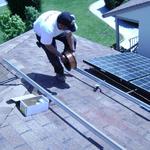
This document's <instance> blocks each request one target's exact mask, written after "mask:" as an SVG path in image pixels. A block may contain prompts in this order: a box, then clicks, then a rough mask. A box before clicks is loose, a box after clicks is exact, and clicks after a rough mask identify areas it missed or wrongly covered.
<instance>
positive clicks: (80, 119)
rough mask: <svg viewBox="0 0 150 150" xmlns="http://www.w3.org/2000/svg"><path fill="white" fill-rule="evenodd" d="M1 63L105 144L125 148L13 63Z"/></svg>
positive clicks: (4, 61)
mask: <svg viewBox="0 0 150 150" xmlns="http://www.w3.org/2000/svg"><path fill="white" fill-rule="evenodd" d="M3 63H4V64H6V65H7V66H8V68H7V69H9V68H11V69H13V70H14V71H15V72H16V75H17V76H18V77H19V78H23V79H24V80H25V81H27V82H28V83H29V84H30V85H32V86H33V87H34V88H36V89H37V90H39V91H40V92H41V93H42V94H43V95H44V96H46V97H47V98H48V99H50V100H51V101H53V102H54V103H55V104H56V105H57V106H59V107H60V108H61V109H63V110H64V111H65V112H67V113H68V114H69V115H70V116H72V117H73V118H74V119H76V120H77V121H78V122H80V123H81V124H82V125H83V126H85V127H86V128H87V129H89V130H90V131H91V132H92V133H93V134H95V135H96V136H97V137H99V138H100V139H103V140H104V141H105V142H106V143H107V144H109V145H110V146H111V147H113V148H114V149H115V150H126V149H125V148H124V147H123V146H121V145H120V144H118V143H117V142H116V141H114V140H113V139H111V138H110V137H108V136H107V135H105V134H104V133H103V132H101V131H100V130H98V129H97V128H95V127H94V126H93V125H92V124H91V123H89V122H88V121H86V120H85V119H84V118H83V117H81V116H79V115H78V114H77V113H76V112H74V111H73V110H72V109H70V108H69V107H68V106H67V105H65V104H64V103H62V102H61V100H59V99H58V98H56V97H54V96H53V95H51V94H50V93H49V92H48V91H47V90H45V89H44V88H43V87H42V86H40V85H39V84H38V83H36V82H35V81H33V80H32V79H31V78H30V77H28V76H27V75H26V74H24V73H23V72H22V71H20V70H18V69H17V68H16V67H15V66H14V65H13V64H11V63H10V62H9V61H7V60H6V59H3Z"/></svg>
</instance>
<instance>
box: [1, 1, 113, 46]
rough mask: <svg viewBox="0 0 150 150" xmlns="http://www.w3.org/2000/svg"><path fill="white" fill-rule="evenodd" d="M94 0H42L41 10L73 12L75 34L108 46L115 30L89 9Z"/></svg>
mask: <svg viewBox="0 0 150 150" xmlns="http://www.w3.org/2000/svg"><path fill="white" fill-rule="evenodd" d="M95 1H96V0H72V1H70V0H57V1H56V0H42V12H44V11H48V10H60V11H70V12H72V13H74V14H75V16H76V19H77V24H78V30H77V32H76V34H77V35H79V36H81V37H84V38H87V39H89V40H91V41H94V42H97V43H100V44H103V45H106V46H110V45H112V44H113V43H114V42H115V31H114V30H113V29H111V28H110V27H109V26H108V25H107V24H105V23H104V22H103V21H101V20H100V19H98V17H96V16H95V15H94V14H92V13H91V12H90V11H89V9H88V7H89V5H90V4H92V3H93V2H95ZM0 13H1V8H0ZM0 40H1V38H0ZM0 42H1V41H0Z"/></svg>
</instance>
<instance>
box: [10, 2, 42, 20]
mask: <svg viewBox="0 0 150 150" xmlns="http://www.w3.org/2000/svg"><path fill="white" fill-rule="evenodd" d="M7 2H8V7H9V9H10V11H11V13H12V15H15V14H17V15H19V16H20V17H21V18H22V19H23V20H25V19H26V18H25V6H33V7H35V8H36V9H37V10H38V11H40V10H41V0H7Z"/></svg>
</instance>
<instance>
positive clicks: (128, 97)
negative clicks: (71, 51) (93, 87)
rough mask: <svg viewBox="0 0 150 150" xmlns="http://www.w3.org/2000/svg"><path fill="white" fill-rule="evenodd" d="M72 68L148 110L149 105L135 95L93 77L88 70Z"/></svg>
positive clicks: (149, 108) (149, 109) (149, 110)
mask: <svg viewBox="0 0 150 150" xmlns="http://www.w3.org/2000/svg"><path fill="white" fill-rule="evenodd" d="M74 70H76V71H77V72H79V73H81V74H83V75H84V76H87V77H88V78H90V79H91V80H93V81H95V82H97V83H98V84H100V85H103V86H105V87H107V88H109V89H110V90H112V91H114V92H116V93H118V94H119V95H121V96H123V97H125V98H127V99H128V100H130V101H132V102H134V103H136V104H137V105H139V106H140V107H142V108H144V109H145V110H147V111H148V112H150V105H148V104H146V103H144V102H142V101H140V100H139V99H137V98H135V97H133V96H131V95H129V94H128V93H125V92H123V91H121V90H120V89H118V88H116V87H114V86H113V85H111V84H109V83H107V82H105V81H103V80H101V79H99V78H97V77H95V76H94V75H92V74H90V73H88V72H86V71H84V70H81V69H79V68H76V69H74Z"/></svg>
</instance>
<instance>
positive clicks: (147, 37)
mask: <svg viewBox="0 0 150 150" xmlns="http://www.w3.org/2000/svg"><path fill="white" fill-rule="evenodd" d="M118 17H120V18H126V19H129V20H134V21H137V22H139V48H138V53H139V54H141V55H143V56H146V57H149V58H150V6H146V7H143V8H137V9H136V10H132V11H128V12H126V13H122V14H120V15H118Z"/></svg>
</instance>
